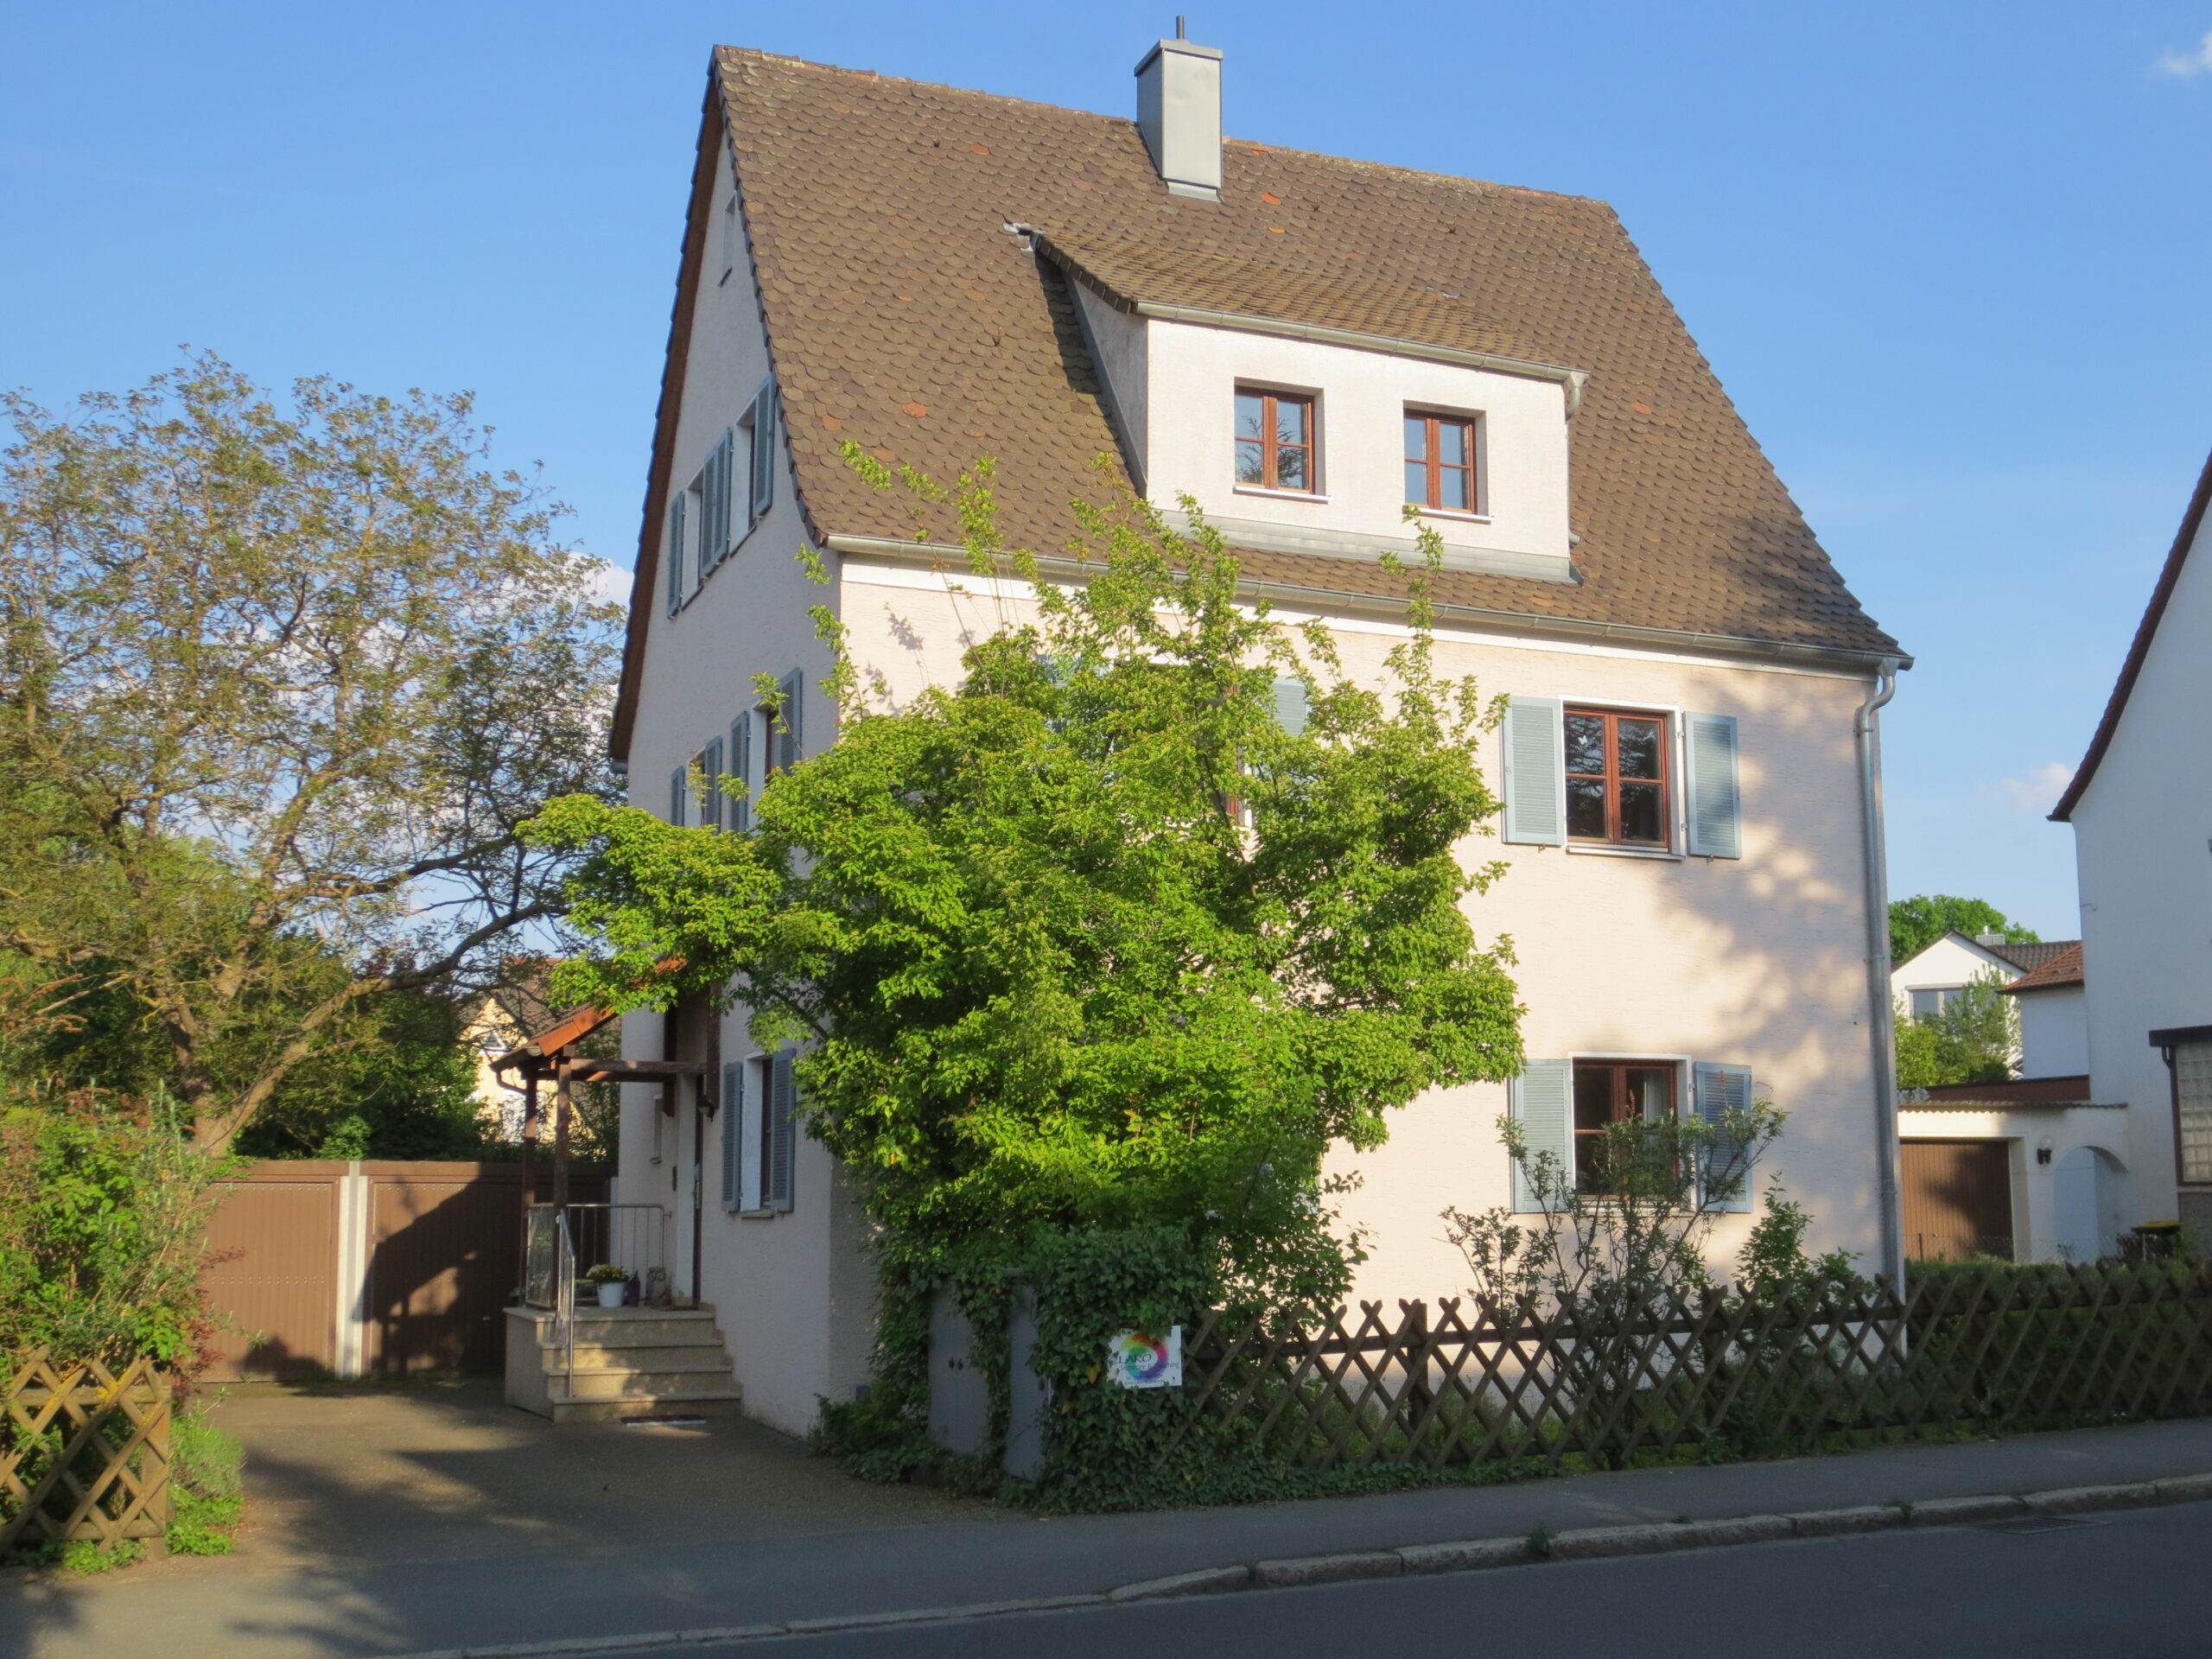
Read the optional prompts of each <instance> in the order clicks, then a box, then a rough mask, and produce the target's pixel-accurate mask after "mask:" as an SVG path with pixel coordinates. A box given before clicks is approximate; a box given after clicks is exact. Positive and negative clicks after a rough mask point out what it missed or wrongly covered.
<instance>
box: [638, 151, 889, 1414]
mask: <svg viewBox="0 0 2212 1659" xmlns="http://www.w3.org/2000/svg"><path fill="white" fill-rule="evenodd" d="M730 188H731V184H730V169H729V161H728V154H727V152H726V151H725V152H724V153H723V154H722V155H721V158H720V161H719V162H718V165H717V174H716V180H715V191H714V195H713V198H712V202H711V207H710V222H709V227H708V236H707V243H706V253H707V261H708V263H707V265H706V267H705V269H704V270H703V271H702V279H701V282H700V284H699V292H698V296H697V299H696V310H695V313H694V319H693V327H692V331H691V345H690V358H689V361H688V364H687V367H686V372H685V378H684V388H683V407H682V413H681V417H680V419H679V421H678V423H677V432H676V440H675V466H674V467H673V468H672V471H671V484H672V486H673V487H675V488H679V489H680V488H682V487H683V486H684V485H685V484H686V483H687V482H688V481H689V480H690V479H691V477H692V476H693V475H694V474H696V472H697V471H698V469H699V467H700V464H701V462H702V461H704V459H705V458H706V455H707V454H708V452H709V450H710V449H711V448H713V447H714V445H715V443H716V442H718V441H719V439H720V438H721V435H722V433H723V432H724V431H725V430H726V429H728V428H730V427H731V426H732V425H733V424H734V423H735V422H736V421H737V420H738V418H739V417H740V416H741V415H742V414H743V413H744V412H745V411H746V410H747V407H748V406H749V404H751V402H752V399H753V394H754V392H755V391H757V390H758V388H759V387H760V383H761V381H762V380H763V379H764V378H766V376H767V374H768V372H769V364H768V356H767V350H766V342H765V340H764V339H763V336H762V332H761V328H760V310H759V301H758V296H757V295H756V292H755V289H754V287H753V273H752V266H751V263H750V260H749V257H747V255H746V253H745V251H743V249H742V247H741V248H740V249H739V251H738V257H737V258H736V259H735V260H734V264H733V266H732V268H730V269H729V270H728V276H727V277H725V276H724V275H723V270H724V266H723V265H722V264H721V219H722V207H723V204H724V203H725V202H726V201H727V200H728V199H729V194H730ZM775 454H776V467H777V474H776V480H775V486H774V498H773V502H772V505H771V507H770V509H769V511H768V512H767V513H766V515H764V517H763V518H761V520H760V523H759V524H757V525H756V526H754V528H753V531H752V533H751V534H750V535H749V536H748V537H747V538H746V539H745V541H744V542H743V543H741V545H740V546H739V547H738V549H737V550H736V551H735V552H734V553H733V554H731V555H730V556H728V558H726V559H725V560H723V562H722V563H721V566H720V567H719V568H718V569H715V571H714V572H713V573H712V574H710V575H709V576H708V577H707V579H706V581H705V582H704V584H703V586H701V587H699V588H698V590H697V592H696V594H694V595H693V596H692V597H691V599H690V601H689V602H688V603H687V604H686V605H685V606H684V607H683V609H682V610H681V611H680V612H679V613H677V615H675V616H673V617H671V616H670V615H669V614H668V609H667V602H666V592H665V585H663V587H662V588H661V589H660V590H659V591H657V592H655V593H654V594H652V595H651V597H650V601H649V603H650V605H651V607H652V612H651V615H652V620H651V624H650V626H651V632H650V634H649V636H648V640H647V645H646V649H645V659H644V669H643V681H642V683H641V684H640V687H639V696H638V704H637V719H636V724H635V727H634V728H633V730H632V736H631V743H630V799H631V803H632V804H633V805H636V806H641V807H643V808H645V810H648V811H650V812H653V813H655V814H657V815H664V814H665V813H666V812H667V810H668V798H669V774H670V773H671V771H673V770H674V769H675V768H677V767H679V766H683V765H684V764H685V763H686V762H687V761H688V760H690V757H691V756H692V755H694V754H696V753H698V752H699V751H700V750H701V749H702V747H704V746H705V745H706V744H707V743H708V742H709V741H711V740H713V739H715V738H716V737H720V738H721V739H722V741H723V742H724V744H725V746H727V745H728V741H729V728H730V726H731V724H732V722H733V721H734V720H735V719H736V718H737V716H738V715H739V714H740V713H741V711H743V710H746V709H751V708H753V706H754V704H755V702H757V697H756V696H755V693H754V690H753V677H754V676H755V675H756V674H760V673H766V674H768V675H770V676H772V677H781V676H783V675H784V674H785V673H786V672H788V671H791V670H792V669H794V668H797V669H799V670H801V671H803V672H804V678H805V683H806V693H805V698H806V701H805V706H804V709H803V711H802V730H803V734H804V740H805V745H806V747H807V748H808V749H809V750H813V749H817V748H820V747H824V746H826V745H827V744H828V743H829V742H830V741H833V740H834V738H835V736H836V726H835V717H834V710H833V709H832V708H831V706H830V705H829V702H828V700H827V699H826V698H824V697H823V696H822V695H821V693H820V691H819V690H818V689H817V682H819V681H820V680H821V678H822V677H823V675H824V674H826V673H827V672H828V671H829V652H828V649H827V648H826V647H825V646H823V645H822V644H821V643H820V642H819V641H818V640H817V639H816V638H815V637H814V631H813V627H812V625H811V624H810V622H809V621H808V620H806V611H807V608H808V607H810V606H812V605H816V604H819V603H822V602H823V601H824V600H825V599H832V598H834V593H833V591H832V590H825V589H823V588H818V587H817V586H815V585H814V584H813V583H811V582H809V581H808V580H807V579H806V577H805V575H804V573H803V572H802V571H801V569H800V568H799V566H798V562H797V559H796V557H795V555H796V554H797V552H798V549H799V548H800V546H801V544H802V542H803V538H804V531H803V527H802V524H801V520H800V516H799V512H798V505H797V491H796V489H795V487H794V484H793V480H792V477H791V470H790V467H789V464H788V460H787V454H788V452H787V450H786V448H785V444H784V443H783V442H782V441H781V435H780V433H779V439H778V442H777V444H776V448H775ZM742 475H743V468H742V467H740V476H741V477H742ZM736 522H737V524H739V525H742V524H743V523H744V512H743V507H742V505H740V507H739V509H738V514H737V518H736ZM829 560H830V563H832V564H833V565H834V564H835V563H836V560H835V557H834V556H829ZM665 581H666V563H665V560H664V563H663V571H662V582H663V584H665ZM725 810H727V809H725ZM719 1024H720V1027H721V1032H720V1038H721V1040H720V1054H721V1058H723V1059H727V1060H741V1059H743V1058H745V1057H746V1056H747V1054H748V1053H750V1052H753V1051H752V1046H751V1045H750V1043H749V1042H748V1040H747V1038H746V1035H745V1014H744V1011H743V1010H737V1011H735V1012H734V1013H732V1014H728V1015H727V1016H725V1017H723V1018H721V1020H720V1021H719ZM663 1031H664V1021H663V1020H662V1017H661V1016H660V1015H658V1014H632V1015H630V1016H628V1017H627V1018H626V1020H625V1022H624V1027H623V1052H624V1053H625V1055H626V1056H627V1057H628V1058H633V1059H658V1058H662V1053H663V1050H662V1044H663V1041H664V1037H663ZM680 1039H681V1040H680V1041H679V1043H678V1045H677V1047H678V1050H679V1053H680V1057H681V1058H696V1059H705V1058H708V1057H709V1043H708V1040H707V1039H708V1033H706V1031H705V1030H704V1029H703V1027H698V1026H696V1025H695V1026H694V1027H692V1028H690V1029H687V1030H685V1031H683V1033H680ZM677 1092H678V1094H679V1095H680V1096H681V1100H680V1103H679V1104H678V1106H677V1111H676V1114H675V1116H673V1117H672V1118H671V1117H670V1116H667V1115H666V1114H664V1112H663V1111H662V1110H661V1109H660V1105H659V1103H660V1099H661V1093H662V1091H661V1090H660V1089H659V1088H658V1086H653V1085H645V1084H627V1085H625V1087H624V1090H623V1113H622V1154H621V1171H622V1173H621V1178H620V1192H619V1195H618V1196H619V1198H620V1200H621V1201H623V1202H632V1203H643V1202H658V1203H660V1204H663V1205H666V1206H667V1207H668V1210H669V1212H670V1239H671V1256H672V1258H673V1261H672V1277H673V1279H674V1281H675V1286H676V1288H677V1291H678V1293H679V1294H689V1293H690V1289H691V1255H692V1252H691V1206H692V1203H693V1192H694V1179H693V1167H692V1156H693V1149H694V1147H695V1146H696V1144H697V1137H696V1127H697V1124H696V1118H697V1108H696V1104H695V1103H694V1091H693V1090H691V1088H690V1085H689V1084H688V1083H687V1084H685V1085H684V1086H683V1088H681V1089H680V1090H678V1091H677ZM725 1128H728V1116H723V1117H722V1118H721V1120H720V1121H709V1123H708V1124H707V1126H706V1132H705V1135H704V1137H703V1138H704V1142H705V1156H704V1160H703V1168H702V1171H701V1173H700V1179H698V1181H697V1183H696V1186H697V1192H698V1202H699V1203H700V1205H701V1213H702V1224H701V1227H700V1241H699V1242H700V1251H699V1254H700V1275H699V1277H700V1285H699V1290H700V1294H701V1295H702V1299H703V1300H705V1301H707V1302H709V1303H710V1304H712V1305H713V1306H714V1307H715V1313H716V1315H717V1319H718V1321H719V1323H720V1325H721V1330H722V1334H723V1336H724V1337H725V1338H726V1339H727V1340H728V1344H729V1348H730V1354H731V1358H732V1361H733V1363H734V1365H735V1367H736V1375H737V1379H738V1382H739V1383H740V1385H741V1387H742V1388H743V1389H744V1391H745V1409H746V1411H747V1414H749V1415H752V1416H754V1417H758V1418H760V1419H761V1420H762V1421H766V1422H769V1423H772V1424H773V1425H774V1426H776V1427H779V1428H782V1429H785V1430H786V1431H788V1432H791V1433H803V1432H804V1430H805V1429H806V1428H807V1427H809V1426H810V1424H811V1423H812V1422H813V1421H814V1418H815V1414H816V1411H817V1400H818V1399H819V1398H820V1397H821V1396H823V1395H829V1396H832V1397H836V1398H843V1399H849V1398H851V1397H852V1390H853V1388H854V1387H855V1384H857V1383H860V1382H861V1381H863V1380H864V1379H865V1377H866V1376H867V1353H868V1341H869V1334H870V1330H871V1321H872V1319H873V1294H874V1293H873V1287H872V1286H871V1285H870V1284H868V1281H866V1278H865V1276H864V1274H862V1273H861V1269H860V1267H859V1250H858V1238H859V1225H860V1224H859V1218H858V1217H857V1215H856V1213H855V1211H854V1208H853V1206H852V1205H850V1204H849V1202H847V1201H845V1200H844V1198H842V1196H841V1195H840V1194H839V1193H838V1192H837V1190H836V1182H835V1181H834V1179H833V1173H834V1166H833V1163H832V1160H831V1159H830V1157H829V1153H828V1151H827V1150H826V1149H825V1148H823V1147H822V1146H820V1145H819V1144H818V1143H817V1142H815V1141H809V1140H804V1139H802V1140H801V1141H799V1143H798V1157H797V1168H796V1172H795V1197H794V1201H793V1206H792V1209H791V1211H790V1213H788V1214H782V1215H775V1216H769V1217H745V1218H740V1217H734V1216H731V1215H728V1214H726V1213H725V1212H724V1211H723V1210H722V1208H721V1179H720V1154H721V1138H720V1137H721V1135H722V1133H723V1132H724V1130H725Z"/></svg>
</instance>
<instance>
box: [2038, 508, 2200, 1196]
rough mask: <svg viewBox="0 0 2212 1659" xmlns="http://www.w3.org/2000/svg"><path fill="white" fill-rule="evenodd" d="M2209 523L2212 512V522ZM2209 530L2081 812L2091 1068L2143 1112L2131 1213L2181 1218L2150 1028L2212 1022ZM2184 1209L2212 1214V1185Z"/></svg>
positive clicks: (2167, 1094) (2101, 1084)
mask: <svg viewBox="0 0 2212 1659" xmlns="http://www.w3.org/2000/svg"><path fill="white" fill-rule="evenodd" d="M2206 522H2207V524H2208V525H2212V518H2208V520H2207V521H2206ZM2206 541H2207V531H2206V530H2205V529H2204V528H2202V527H2201V528H2200V530H2199V531H2198V534H2197V537H2196V544H2195V545H2194V547H2193V548H2192V549H2191V550H2190V556H2189V557H2188V559H2187V561H2186V562H2185V563H2183V566H2182V569H2181V574H2180V576H2179V579H2178V581H2177V583H2176V585H2175V588H2174V591H2173V594H2172V596H2171V599H2170V600H2169V601H2168V603H2167V607H2166V612H2165V615H2164V619H2163V620H2162V621H2161V622H2160V624H2159V626H2158V632H2157V634H2156V635H2155V636H2154V637H2153V639H2152V641H2151V645H2150V648H2149V651H2148V652H2147V653H2146V654H2145V658H2144V662H2143V667H2142V671H2141V673H2140V674H2139V677H2137V680H2136V683H2135V687H2134V690H2133V694H2132V695H2131V696H2129V698H2128V702H2127V707H2126V711H2125V713H2124V714H2123V715H2122V716H2121V719H2120V724H2119V728H2118V729H2117V730H2116V731H2115V732H2114V733H2113V738H2112V742H2111V744H2110V746H2109V747H2107V749H2106V751H2105V754H2104V758H2103V760H2102V761H2101V763H2100V764H2099V766H2098V767H2097V771H2096V773H2095V775H2094V777H2093V778H2092V779H2090V780H2089V784H2088V787H2087V789H2086V790H2085V791H2083V793H2082V798H2081V800H2080V801H2079V802H2077V803H2076V804H2075V807H2074V810H2073V814H2072V819H2073V824H2074V837H2075V865H2076V870H2077V873H2078V876H2079V880H2080V884H2081V895H2082V962H2083V965H2084V968H2085V969H2086V975H2085V977H2086V980H2087V985H2086V991H2087V996H2088V1037H2089V1044H2088V1046H2089V1071H2090V1075H2091V1078H2092V1087H2093V1089H2094V1093H2095V1096H2096V1097H2097V1098H2098V1099H2099V1100H2114V1101H2125V1102H2126V1103H2127V1105H2128V1106H2129V1108H2130V1109H2131V1110H2132V1112H2133V1116H2134V1118H2135V1121H2136V1125H2137V1128H2136V1133H2135V1135H2134V1147H2135V1153H2136V1158H2135V1161H2134V1163H2133V1166H2132V1167H2131V1168H2130V1170H2129V1172H2128V1176H2129V1179H2128V1185H2127V1202H2128V1205H2129V1211H2130V1213H2129V1221H2130V1223H2131V1224H2133V1223H2137V1222H2145V1221H2167V1220H2173V1219H2175V1218H2176V1217H2177V1181H2176V1176H2177V1171H2176V1168H2175V1159H2174V1141H2173V1115H2172V1095H2171V1083H2170V1080H2169V1077H2168V1074H2167V1071H2166V1067H2165V1065H2164V1061H2163V1060H2162V1059H2161V1058H2159V1053H2158V1050H2157V1049H2154V1048H2152V1046H2151V1045H2150V1042H2149V1033H2151V1032H2152V1031H2155V1030H2164V1029H2170V1028H2172V1027H2190V1026H2203V1025H2212V768H2208V767H2206V766H2203V765H2202V764H2201V757H2202V753H2203V747H2204V716H2205V710H2206V709H2212V547H2208V546H2207V545H2206ZM2178 1213H2180V1214H2181V1215H2182V1216H2183V1218H2186V1219H2190V1220H2191V1221H2193V1222H2195V1223H2196V1224H2198V1225H2200V1226H2202V1225H2203V1224H2206V1223H2208V1222H2212V1189H2204V1188H2200V1189H2194V1190H2192V1191H2191V1192H2190V1193H2188V1194H2185V1195H2183V1197H2182V1198H2181V1199H2180V1201H2179V1206H2178Z"/></svg>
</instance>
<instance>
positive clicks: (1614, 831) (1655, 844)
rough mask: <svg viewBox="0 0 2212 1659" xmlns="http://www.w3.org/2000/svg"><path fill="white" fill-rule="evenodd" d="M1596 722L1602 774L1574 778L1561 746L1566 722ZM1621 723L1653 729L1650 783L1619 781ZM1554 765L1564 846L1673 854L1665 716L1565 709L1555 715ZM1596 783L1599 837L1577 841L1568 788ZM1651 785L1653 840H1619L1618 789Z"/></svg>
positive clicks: (1670, 743) (1671, 764) (1670, 752)
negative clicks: (1562, 790) (1559, 778)
mask: <svg viewBox="0 0 2212 1659" xmlns="http://www.w3.org/2000/svg"><path fill="white" fill-rule="evenodd" d="M1577 719H1590V720H1602V721H1605V772H1603V773H1599V772H1576V771H1573V769H1571V768H1570V767H1568V766H1567V760H1568V759H1569V758H1570V756H1571V753H1572V751H1571V750H1570V749H1569V748H1568V747H1567V742H1566V736H1565V734H1566V731H1567V721H1571V720H1577ZM1624 720H1635V721H1646V722H1649V724H1651V725H1655V726H1656V727H1657V728H1659V775H1658V777H1657V778H1656V779H1652V778H1630V779H1623V778H1622V776H1621V766H1620V752H1621V751H1620V740H1619V737H1618V730H1619V725H1618V723H1619V722H1620V721H1624ZM1560 734H1561V735H1560V767H1561V770H1562V772H1563V775H1564V778H1565V781H1566V785H1567V795H1568V800H1567V843H1568V845H1570V846H1575V845H1580V846H1584V847H1626V848H1630V849H1635V850H1636V851H1637V852H1649V853H1671V852H1673V851H1674V850H1675V754H1674V750H1675V721H1674V719H1673V717H1672V716H1671V715H1666V714H1662V713H1659V712H1656V711H1654V710H1652V709H1593V708H1591V707H1590V706H1589V705H1587V704H1578V703H1568V704H1566V705H1565V706H1563V707H1562V708H1561V709H1560ZM1590 779H1602V781H1603V782H1604V784H1605V834H1604V835H1603V836H1578V835H1576V834H1575V833H1574V831H1573V821H1574V803H1573V786H1574V785H1575V783H1576V781H1577V780H1583V781H1587V780H1590ZM1624 781H1625V782H1628V783H1631V784H1649V783H1656V784H1657V785H1659V839H1658V840H1656V841H1630V840H1629V839H1628V838H1626V837H1625V836H1623V835H1622V834H1621V785H1622V783H1623V782H1624Z"/></svg>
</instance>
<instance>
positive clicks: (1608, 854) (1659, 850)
mask: <svg viewBox="0 0 2212 1659" xmlns="http://www.w3.org/2000/svg"><path fill="white" fill-rule="evenodd" d="M1567 851H1568V852H1570V853H1580V854H1583V855H1586V857H1590V858H1648V859H1656V860H1657V861H1660V862H1662V863H1666V864H1679V863H1681V861H1682V859H1683V856H1684V855H1682V854H1681V853H1678V852H1676V851H1675V850H1674V849H1672V848H1671V847H1608V846H1602V845H1600V844H1599V843H1598V842H1587V841H1570V842H1567Z"/></svg>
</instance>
